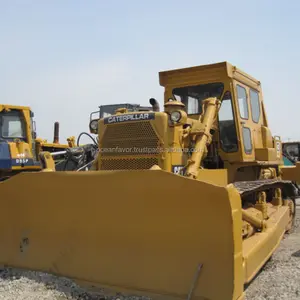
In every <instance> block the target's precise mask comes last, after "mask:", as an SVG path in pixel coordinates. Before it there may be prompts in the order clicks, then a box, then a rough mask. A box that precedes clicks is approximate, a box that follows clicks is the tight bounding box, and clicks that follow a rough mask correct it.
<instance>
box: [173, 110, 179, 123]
mask: <svg viewBox="0 0 300 300" xmlns="http://www.w3.org/2000/svg"><path fill="white" fill-rule="evenodd" d="M180 119H181V113H180V112H179V111H173V112H172V113H171V121H172V122H176V123H177V122H179V121H180Z"/></svg>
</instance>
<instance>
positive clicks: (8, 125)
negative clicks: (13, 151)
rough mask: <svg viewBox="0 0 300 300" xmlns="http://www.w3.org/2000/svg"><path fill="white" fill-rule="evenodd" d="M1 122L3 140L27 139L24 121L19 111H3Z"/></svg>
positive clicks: (0, 115)
mask: <svg viewBox="0 0 300 300" xmlns="http://www.w3.org/2000/svg"><path fill="white" fill-rule="evenodd" d="M0 122H1V137H2V138H4V139H14V138H20V139H24V138H26V134H25V126H24V121H23V118H22V114H21V113H20V112H19V111H9V112H6V111H2V112H1V113H0Z"/></svg>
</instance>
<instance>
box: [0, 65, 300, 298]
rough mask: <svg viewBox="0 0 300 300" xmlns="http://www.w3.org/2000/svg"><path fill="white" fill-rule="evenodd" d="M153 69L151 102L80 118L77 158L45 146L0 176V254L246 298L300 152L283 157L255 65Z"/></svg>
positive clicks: (25, 262) (272, 238)
mask: <svg viewBox="0 0 300 300" xmlns="http://www.w3.org/2000/svg"><path fill="white" fill-rule="evenodd" d="M159 80H160V84H161V86H163V87H164V110H163V111H160V107H159V104H158V102H157V101H156V100H155V99H153V98H151V99H150V104H151V106H152V110H151V111H138V112H137V111H131V112H129V111H128V110H127V108H118V109H117V110H116V112H115V113H114V114H112V115H109V116H107V117H105V118H100V119H99V120H98V121H97V123H98V126H96V127H95V124H94V123H95V122H94V121H93V120H92V121H91V122H93V124H91V125H90V128H92V129H93V130H94V131H95V132H97V133H98V143H99V145H98V146H99V151H98V155H97V157H96V159H95V160H94V163H93V166H92V168H91V169H90V170H89V171H87V172H55V169H54V168H53V163H52V162H51V159H52V157H51V156H49V157H48V158H49V159H46V162H47V166H48V167H47V168H46V169H44V170H43V172H36V173H35V172H33V173H22V174H18V175H16V176H14V177H12V178H10V179H8V180H6V181H4V182H2V183H0V192H1V195H2V197H1V200H2V205H1V213H2V217H1V218H0V242H1V247H0V264H3V265H6V266H11V267H18V268H25V269H30V270H37V271H44V272H49V273H53V274H57V275H62V276H66V277H69V278H73V279H74V280H76V281H79V282H81V283H82V284H85V285H86V284H87V285H93V286H100V287H101V288H107V289H108V290H109V291H118V292H122V293H125V294H133V295H147V296H150V297H152V298H153V299H156V298H159V299H188V300H192V299H193V300H200V299H201V300H204V299H205V300H241V299H244V297H245V288H244V287H245V285H246V284H247V283H249V282H250V281H251V280H252V279H253V278H254V276H255V275H256V274H257V273H258V272H259V270H260V269H261V268H262V267H263V265H264V264H265V263H266V262H267V261H268V259H269V258H270V257H271V256H272V254H273V253H274V251H275V250H276V248H277V246H278V245H279V243H280V241H281V239H282V238H283V236H284V234H285V233H288V232H289V231H291V230H292V228H293V222H294V217H295V198H296V197H298V194H299V191H298V186H297V184H296V183H295V182H296V181H298V179H299V177H300V176H299V169H300V168H299V165H298V164H296V165H295V166H292V167H284V166H283V160H282V146H281V140H280V138H279V137H276V136H275V137H273V136H272V134H271V131H270V129H269V127H268V121H267V116H266V111H265V107H264V102H263V96H262V89H261V84H260V82H259V81H258V80H256V79H255V78H253V77H251V76H250V75H248V74H246V73H244V72H243V71H241V70H240V69H238V68H236V67H234V66H232V65H231V64H229V63H227V62H222V63H216V64H211V65H203V66H197V67H191V68H184V69H177V70H170V71H164V72H160V73H159ZM15 186H18V189H15ZM49 187H51V191H55V194H53V193H52V192H48V193H45V190H47V189H49ZM33 190H34V191H35V193H32V191H33ZM41 194H42V195H43V197H41V196H40V195H41ZM24 195H30V197H28V198H27V197H24ZM12 219H14V222H11V220H12Z"/></svg>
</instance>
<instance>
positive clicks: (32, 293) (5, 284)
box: [0, 203, 300, 300]
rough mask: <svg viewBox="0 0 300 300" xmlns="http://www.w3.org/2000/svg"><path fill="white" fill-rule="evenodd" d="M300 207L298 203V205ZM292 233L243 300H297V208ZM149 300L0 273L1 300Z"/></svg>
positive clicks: (44, 277)
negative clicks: (106, 293)
mask: <svg viewBox="0 0 300 300" xmlns="http://www.w3.org/2000/svg"><path fill="white" fill-rule="evenodd" d="M299 204H300V203H299ZM297 215H298V216H297V218H296V222H295V229H294V231H293V232H292V233H291V234H289V235H287V237H285V239H284V240H283V241H282V243H281V245H280V247H279V248H278V249H277V251H276V252H275V253H274V255H273V257H272V259H271V260H270V261H269V262H268V263H267V264H266V265H265V267H264V268H263V270H262V271H261V272H260V274H259V275H258V276H257V277H256V278H255V279H254V281H253V282H252V283H251V284H250V285H249V287H248V288H247V290H246V300H250V299H253V300H300V217H299V215H300V206H298V209H297ZM2 299H5V300H50V299H51V300H108V299H110V300H113V299H115V300H116V299H120V300H125V299H126V300H150V298H147V297H122V296H115V297H111V296H110V297H107V296H105V295H104V294H103V293H101V291H100V292H99V291H98V292H97V293H96V292H92V291H87V290H85V289H84V288H81V287H79V286H78V285H77V284H76V283H74V282H73V281H72V280H69V279H66V278H61V277H56V276H53V275H50V274H44V273H40V272H31V271H23V270H17V269H12V268H5V269H2V270H1V271H0V300H2Z"/></svg>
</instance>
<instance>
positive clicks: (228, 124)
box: [218, 91, 238, 152]
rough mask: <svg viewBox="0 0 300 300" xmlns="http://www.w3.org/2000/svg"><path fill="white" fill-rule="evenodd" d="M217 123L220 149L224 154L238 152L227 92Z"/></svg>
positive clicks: (231, 108)
mask: <svg viewBox="0 0 300 300" xmlns="http://www.w3.org/2000/svg"><path fill="white" fill-rule="evenodd" d="M218 121H219V137H220V144H221V149H222V150H223V151H224V152H236V151H237V150H238V139H237V132H236V127H235V120H234V112H233V107H232V97H231V93H230V92H229V91H227V92H226V93H225V94H224V96H223V99H222V102H221V108H220V110H219V115H218Z"/></svg>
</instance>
